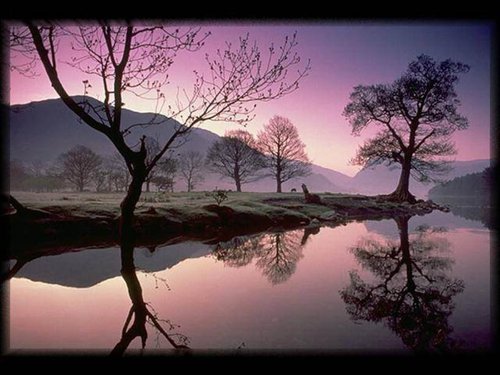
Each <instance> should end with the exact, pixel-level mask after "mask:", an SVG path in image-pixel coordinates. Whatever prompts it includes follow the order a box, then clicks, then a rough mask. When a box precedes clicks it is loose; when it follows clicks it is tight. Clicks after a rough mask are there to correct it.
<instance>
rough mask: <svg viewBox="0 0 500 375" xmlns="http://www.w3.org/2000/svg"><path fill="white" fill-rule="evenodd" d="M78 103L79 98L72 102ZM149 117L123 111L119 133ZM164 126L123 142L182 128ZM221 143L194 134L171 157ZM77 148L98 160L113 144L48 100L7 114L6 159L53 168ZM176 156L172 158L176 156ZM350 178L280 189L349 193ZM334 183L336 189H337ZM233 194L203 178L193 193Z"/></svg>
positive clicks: (321, 176)
mask: <svg viewBox="0 0 500 375" xmlns="http://www.w3.org/2000/svg"><path fill="white" fill-rule="evenodd" d="M75 98H76V99H77V100H81V99H82V97H75ZM88 100H89V101H90V103H91V104H93V105H99V104H100V102H99V101H97V100H96V99H92V98H88ZM151 117H152V114H151V113H139V112H134V111H130V110H127V109H124V110H123V114H122V121H123V128H126V127H127V126H130V125H132V124H136V123H145V122H147V121H148V120H150V119H151ZM158 119H161V120H162V121H163V123H162V124H161V125H154V126H150V127H136V128H134V129H133V130H134V131H133V132H132V133H131V134H130V136H128V137H127V142H128V144H130V145H134V144H137V143H138V141H139V138H140V137H141V135H143V134H144V135H146V136H149V137H154V138H157V139H158V141H159V142H160V143H161V142H162V141H164V140H166V139H167V138H168V137H169V136H170V135H171V134H172V133H173V129H174V126H180V124H179V123H178V122H177V121H175V120H173V119H169V118H166V117H164V116H159V117H158ZM218 139H220V137H219V136H218V135H217V134H215V133H212V132H210V131H208V130H205V129H200V128H195V129H193V130H192V131H191V132H190V133H189V135H188V137H186V138H185V139H184V140H183V142H181V143H183V144H182V145H180V147H179V148H177V149H176V150H175V154H179V153H182V152H185V151H190V150H195V151H198V152H200V153H202V154H205V153H206V152H207V150H208V148H209V147H210V146H211V145H212V143H213V142H215V141H216V140H218ZM77 144H81V145H84V146H87V147H89V148H91V149H92V150H94V151H95V152H96V153H98V154H101V155H110V154H113V153H114V152H115V149H114V146H113V145H112V144H111V142H110V141H109V140H108V139H107V138H106V137H105V136H104V135H103V134H100V133H99V132H97V131H95V130H94V129H92V128H90V127H89V126H87V125H85V124H83V123H80V122H79V121H78V118H77V116H76V115H75V114H73V112H71V111H70V110H69V109H68V108H67V107H66V105H65V104H64V103H63V102H62V101H61V100H60V99H48V100H44V101H39V102H31V103H28V104H20V105H13V106H11V108H10V158H11V160H19V161H22V162H33V161H42V162H47V163H50V162H53V161H54V160H55V159H56V158H57V157H58V156H59V155H60V154H61V153H63V152H66V151H68V150H69V149H71V148H72V147H74V146H75V145H77ZM175 154H174V155H175ZM349 178H350V177H348V176H346V175H343V174H342V173H339V172H336V171H334V170H331V169H328V168H323V167H320V166H316V165H313V173H312V175H310V176H308V177H306V178H297V179H293V180H290V181H288V182H286V183H284V184H283V191H290V190H291V189H292V188H295V189H297V191H300V185H301V184H302V183H303V182H305V183H306V184H307V185H308V187H309V189H310V190H311V191H318V192H339V191H347V190H346V188H345V186H344V185H345V183H346V181H347V180H348V179H349ZM337 182H338V183H337ZM275 186H276V183H275V182H274V181H273V179H272V178H265V179H262V180H259V181H256V182H253V183H249V184H245V185H243V190H245V191H259V192H265V191H275V189H276V187H275ZM216 187H217V188H219V189H233V190H235V186H234V183H233V182H232V181H231V180H226V179H222V178H221V176H220V175H218V174H215V173H210V172H206V174H205V181H204V182H203V183H201V184H200V185H198V186H197V187H196V189H197V190H213V189H215V188H216ZM174 188H175V190H176V191H182V190H186V186H185V183H184V182H183V181H181V180H178V181H177V182H176V184H175V187H174Z"/></svg>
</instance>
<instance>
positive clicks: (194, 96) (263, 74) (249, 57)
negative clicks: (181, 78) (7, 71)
mask: <svg viewBox="0 0 500 375" xmlns="http://www.w3.org/2000/svg"><path fill="white" fill-rule="evenodd" d="M26 27H27V28H28V30H29V32H27V31H26V30H25V29H23V28H22V27H21V28H20V27H15V28H12V29H11V31H12V33H11V38H10V40H11V46H12V48H11V52H12V53H13V54H14V56H13V59H14V61H15V58H16V57H17V56H19V55H24V56H25V57H27V58H31V57H33V56H34V58H36V59H39V60H40V61H41V63H42V65H43V67H44V69H45V72H46V73H47V76H48V78H49V80H50V83H51V85H52V87H53V88H54V90H55V91H56V92H57V94H58V95H59V96H60V97H61V99H62V100H63V102H64V103H65V104H66V106H67V107H68V108H69V109H70V110H71V111H73V112H74V113H75V114H76V115H77V116H78V117H79V118H80V119H81V120H82V122H84V123H86V124H87V125H88V126H90V127H91V128H93V129H94V130H96V131H98V132H100V133H102V134H103V135H104V136H106V137H107V138H108V139H109V140H110V141H111V142H112V143H113V145H114V146H115V147H116V149H117V151H118V152H119V153H120V155H121V156H122V157H123V159H124V160H125V162H126V164H127V169H128V171H129V173H130V176H131V182H130V185H129V187H128V190H127V194H126V196H125V197H124V199H123V201H122V203H121V206H120V207H121V220H120V236H121V242H122V243H123V242H133V229H132V228H133V220H134V211H135V208H136V205H137V202H138V201H139V198H140V196H141V188H142V185H143V183H144V182H145V181H146V178H147V177H148V175H149V173H150V172H151V170H152V169H153V168H154V167H155V166H156V164H157V162H158V161H159V160H160V159H161V158H162V157H163V156H164V155H165V153H166V152H167V151H168V150H170V149H171V148H172V147H174V146H175V145H176V143H175V142H176V141H178V139H179V138H180V137H182V136H184V135H186V134H187V133H189V131H190V130H191V129H192V128H193V127H194V126H196V125H199V124H200V123H202V122H204V121H206V120H213V121H216V120H219V121H226V122H227V121H229V122H236V123H241V124H243V123H246V122H247V121H249V120H250V119H252V118H253V111H254V109H255V105H256V104H255V103H257V102H262V101H270V100H274V99H277V98H280V97H282V96H284V95H287V94H289V93H291V92H293V91H295V90H296V89H297V88H298V83H299V81H300V80H301V79H302V78H303V77H304V76H305V75H306V74H307V72H308V70H309V64H307V65H306V66H305V67H304V68H303V69H301V70H298V73H297V75H296V76H295V78H293V77H291V74H287V73H288V71H289V69H290V68H292V67H293V68H295V67H296V66H297V65H298V64H299V63H300V58H299V57H298V55H297V54H296V53H294V49H295V47H296V45H297V41H296V38H295V35H294V36H293V37H292V38H288V37H286V38H285V41H284V42H283V44H282V45H281V46H280V48H279V49H275V48H274V47H273V46H271V47H270V48H269V49H268V50H267V54H265V53H263V52H261V51H260V49H259V48H258V46H257V44H256V43H254V44H252V43H250V42H249V36H248V35H247V36H246V37H243V38H240V43H239V46H237V47H236V48H234V47H233V46H232V45H231V44H227V45H226V48H225V49H223V50H218V51H217V53H216V56H215V57H214V58H211V57H210V56H209V55H208V54H207V55H206V61H207V63H208V69H209V73H208V74H207V75H203V74H201V73H198V72H195V83H194V87H193V90H192V92H191V93H188V91H187V90H184V91H183V92H182V93H183V95H178V96H177V98H175V100H174V101H175V104H174V105H173V106H168V107H167V115H168V116H169V117H171V118H177V119H179V120H180V125H179V126H176V127H175V129H174V131H173V133H172V135H171V136H170V137H169V138H168V140H166V141H165V142H164V143H163V144H162V145H161V146H160V151H159V152H158V153H157V154H156V155H155V156H153V157H151V156H149V157H148V154H147V149H146V141H145V139H146V137H145V136H144V135H143V136H142V137H140V142H138V144H137V145H135V142H133V143H132V144H128V143H127V141H126V136H127V135H129V134H130V133H131V132H132V131H134V130H137V129H142V128H144V127H145V126H149V125H159V124H161V123H163V122H165V121H166V120H167V119H166V118H164V117H161V116H157V114H158V112H159V111H160V110H161V108H163V103H164V101H165V96H164V94H163V93H162V92H161V89H162V86H163V85H164V84H165V83H167V80H168V75H167V72H168V69H169V67H170V66H171V65H172V63H173V61H174V59H175V56H176V54H177V53H178V52H179V51H181V50H185V51H195V50H198V49H199V48H200V47H201V46H202V45H203V40H204V39H205V37H206V36H207V35H206V36H205V37H201V38H200V37H198V33H199V30H198V29H188V30H186V31H181V30H180V29H168V28H166V27H164V26H162V25H159V26H155V25H147V26H135V25H133V24H132V23H131V22H127V23H126V25H120V24H117V23H115V24H113V26H111V25H109V24H107V23H105V22H100V23H99V24H98V25H95V26H79V27H63V26H60V25H55V24H53V23H47V22H33V21H27V22H26ZM63 39H66V40H65V42H68V43H71V46H72V50H71V51H72V52H71V53H72V55H71V56H69V61H66V62H67V63H68V64H69V65H70V66H72V67H73V68H75V69H77V70H79V71H80V72H83V73H84V74H86V75H88V77H89V78H92V77H97V78H98V79H97V80H96V81H95V82H90V81H89V80H88V79H84V80H83V81H82V82H83V86H84V94H85V97H84V99H83V100H82V101H78V99H75V98H74V97H71V96H70V95H69V94H68V92H67V90H66V88H65V83H64V82H63V81H62V80H61V75H60V74H58V68H59V66H60V63H61V61H60V56H59V53H60V51H61V49H60V48H58V47H59V43H60V42H61V41H62V40H63ZM67 56H68V55H67V54H64V58H66V57H67ZM29 62H31V60H30V61H29ZM19 65H20V63H19ZM19 65H18V66H19ZM97 86H100V87H101V88H102V92H103V95H102V97H103V100H104V102H103V103H102V104H101V103H98V104H95V101H91V100H88V98H87V96H86V95H87V94H88V93H89V92H90V90H91V89H92V90H94V89H95V88H94V87H97ZM125 91H127V92H131V93H133V94H135V95H136V96H138V97H140V98H153V99H156V103H157V106H158V107H157V109H156V111H155V114H154V115H153V116H152V118H151V121H149V122H148V123H140V124H131V125H129V126H126V127H125V126H124V124H123V122H122V112H123V107H124V105H125V104H124V102H123V93H124V92H125ZM147 160H148V161H149V162H146V161H147Z"/></svg>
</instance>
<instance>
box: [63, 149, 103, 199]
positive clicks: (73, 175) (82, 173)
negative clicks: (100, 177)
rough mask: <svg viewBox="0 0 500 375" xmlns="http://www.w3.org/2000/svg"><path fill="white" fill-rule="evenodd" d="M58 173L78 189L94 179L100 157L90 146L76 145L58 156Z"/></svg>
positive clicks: (99, 163) (81, 189) (99, 164)
mask: <svg viewBox="0 0 500 375" xmlns="http://www.w3.org/2000/svg"><path fill="white" fill-rule="evenodd" d="M58 161H59V175H60V176H61V177H62V178H64V179H65V180H68V181H69V182H70V183H72V184H73V185H75V187H76V189H77V190H78V191H83V189H84V188H85V187H86V186H87V185H88V184H89V183H90V182H91V181H92V180H93V179H94V176H95V174H96V172H97V171H98V169H99V167H100V166H101V164H102V160H101V157H100V156H99V155H97V154H96V153H95V152H94V151H92V150H91V149H90V148H88V147H85V146H82V145H78V146H75V147H73V148H72V149H71V150H69V151H68V152H65V153H63V154H61V155H60V156H59V157H58Z"/></svg>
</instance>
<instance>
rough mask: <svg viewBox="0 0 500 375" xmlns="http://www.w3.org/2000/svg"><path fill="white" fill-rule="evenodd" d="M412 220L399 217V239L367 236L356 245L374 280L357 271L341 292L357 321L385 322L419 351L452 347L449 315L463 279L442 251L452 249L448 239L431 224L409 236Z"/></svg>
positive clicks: (355, 253) (356, 250)
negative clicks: (457, 276) (453, 271)
mask: <svg viewBox="0 0 500 375" xmlns="http://www.w3.org/2000/svg"><path fill="white" fill-rule="evenodd" d="M409 219H410V218H409V217H398V218H396V219H395V221H396V223H397V226H398V229H399V236H400V242H399V243H396V242H394V241H388V242H387V243H385V244H383V243H380V242H378V241H374V240H363V241H361V242H360V243H359V245H358V246H356V247H354V248H353V249H352V252H353V253H354V256H355V257H356V259H357V260H358V262H359V263H360V264H361V266H362V267H363V269H366V270H369V271H370V272H371V273H372V274H373V275H374V276H375V281H374V282H372V283H368V282H365V281H363V280H362V279H361V277H360V276H359V274H358V273H357V272H355V271H353V272H351V274H350V276H351V283H350V285H349V286H347V287H346V288H344V289H343V290H341V291H340V294H341V297H342V299H343V300H344V302H345V303H346V304H347V312H348V313H349V314H350V315H351V317H352V318H353V319H355V320H366V321H373V322H380V321H382V322H385V323H386V324H387V326H388V327H389V328H391V329H392V330H393V331H394V332H396V334H398V335H399V336H400V337H401V338H402V340H403V342H404V344H405V345H407V346H408V347H409V348H411V349H414V350H416V351H429V350H437V351H442V350H447V349H449V348H450V347H452V346H454V345H456V343H455V342H454V341H453V340H452V339H451V338H450V334H451V332H452V327H451V326H450V325H449V324H448V317H449V316H450V314H451V312H452V311H453V308H454V304H453V303H452V298H453V297H454V296H455V295H456V294H457V293H461V292H462V291H463V288H464V286H463V281H461V280H451V279H450V278H449V277H448V275H447V274H446V272H447V271H449V270H450V268H451V265H452V263H453V261H452V260H451V259H450V258H447V257H444V256H442V255H441V254H440V253H442V252H443V251H445V250H447V249H448V247H449V243H448V242H447V241H446V239H444V238H442V237H439V236H438V235H436V231H438V230H433V229H431V228H429V227H420V228H418V229H417V231H416V233H415V234H412V235H411V236H409V234H408V221H409Z"/></svg>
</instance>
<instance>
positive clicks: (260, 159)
mask: <svg viewBox="0 0 500 375" xmlns="http://www.w3.org/2000/svg"><path fill="white" fill-rule="evenodd" d="M207 165H208V167H209V168H210V169H211V170H212V171H214V172H217V173H219V174H220V175H222V176H224V177H229V178H231V179H233V180H234V182H235V184H236V191H241V185H242V184H244V183H248V182H253V181H256V180H258V179H260V178H262V177H263V174H262V173H259V172H260V171H261V170H262V169H263V168H264V167H265V160H264V156H263V155H262V153H261V152H259V151H258V150H257V145H256V142H255V139H254V137H253V136H252V135H251V134H250V133H249V132H247V131H244V130H232V131H229V132H226V135H225V136H224V137H222V138H221V139H220V140H219V141H216V142H214V143H213V144H212V146H211V147H210V148H209V150H208V153H207Z"/></svg>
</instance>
